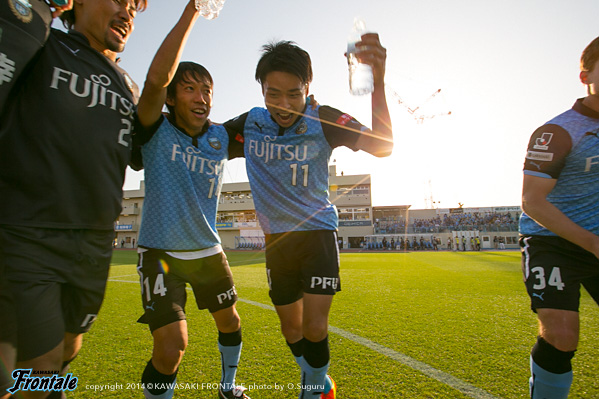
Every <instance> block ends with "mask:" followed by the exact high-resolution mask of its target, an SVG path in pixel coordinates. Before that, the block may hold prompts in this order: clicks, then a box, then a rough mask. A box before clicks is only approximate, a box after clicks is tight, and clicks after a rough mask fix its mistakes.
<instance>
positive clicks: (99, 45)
mask: <svg viewBox="0 0 599 399" xmlns="http://www.w3.org/2000/svg"><path fill="white" fill-rule="evenodd" d="M80 8H81V10H82V12H81V14H78V16H77V18H78V19H77V20H76V21H75V25H74V29H75V30H77V31H79V32H81V33H83V34H84V35H85V36H86V37H87V38H88V40H89V42H90V45H91V46H92V47H93V48H94V49H96V50H98V51H100V52H102V53H104V52H106V51H107V50H108V51H111V52H114V53H120V52H122V51H123V50H124V49H125V44H126V43H127V40H128V39H129V36H130V35H131V32H133V19H134V18H135V15H136V14H137V10H136V6H135V1H134V0H85V1H82V2H81V5H80ZM79 18H80V19H79Z"/></svg>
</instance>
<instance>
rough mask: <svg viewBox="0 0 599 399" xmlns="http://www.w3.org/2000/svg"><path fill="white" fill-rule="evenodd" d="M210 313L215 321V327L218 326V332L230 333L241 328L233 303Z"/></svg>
mask: <svg viewBox="0 0 599 399" xmlns="http://www.w3.org/2000/svg"><path fill="white" fill-rule="evenodd" d="M211 314H212V317H213V318H214V322H215V323H216V328H218V331H220V332H223V333H232V332H235V331H237V330H239V328H241V320H240V318H239V313H237V309H236V307H235V305H232V306H229V307H228V308H225V309H220V310H217V311H216V312H212V313H211Z"/></svg>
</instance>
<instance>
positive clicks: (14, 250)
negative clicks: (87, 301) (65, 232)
mask: <svg viewBox="0 0 599 399" xmlns="http://www.w3.org/2000/svg"><path fill="white" fill-rule="evenodd" d="M60 233H61V232H57V231H53V230H47V229H36V228H27V227H16V226H3V227H0V245H1V246H2V250H1V252H2V262H3V263H4V266H5V270H4V272H5V279H6V284H7V286H8V288H9V289H10V295H11V296H12V301H13V304H14V312H15V315H16V324H17V332H18V342H17V356H18V361H25V360H29V359H34V358H37V357H39V356H41V355H43V354H44V353H46V352H49V351H51V350H52V349H53V348H54V347H56V346H57V345H58V344H59V343H60V342H61V341H62V340H63V338H64V333H65V328H64V320H63V314H62V307H61V291H62V288H61V287H62V285H63V284H64V283H65V282H66V281H65V280H64V278H63V276H61V273H60V268H61V267H63V266H64V264H65V263H66V262H68V259H65V257H64V255H63V254H62V251H61V250H60V248H57V245H58V243H59V242H61V241H62V240H61V239H59V238H57V235H59V234H60Z"/></svg>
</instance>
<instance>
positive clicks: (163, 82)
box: [137, 0, 200, 127]
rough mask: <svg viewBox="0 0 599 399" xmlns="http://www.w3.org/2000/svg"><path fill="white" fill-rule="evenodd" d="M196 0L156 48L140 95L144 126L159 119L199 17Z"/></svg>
mask: <svg viewBox="0 0 599 399" xmlns="http://www.w3.org/2000/svg"><path fill="white" fill-rule="evenodd" d="M199 15H200V14H199V12H198V10H196V8H195V1H194V0H190V1H189V3H187V6H186V7H185V10H184V11H183V14H182V15H181V18H180V19H179V22H177V24H176V25H175V26H174V28H173V29H172V30H171V31H170V33H169V34H168V36H167V37H166V38H165V39H164V41H163V42H162V45H161V46H160V48H159V49H158V51H157V52H156V55H155V56H154V59H153V60H152V64H151V65H150V69H149V70H148V75H147V76H146V81H145V84H144V89H143V92H142V94H141V97H140V99H139V104H138V107H137V115H138V118H139V121H140V123H141V124H142V126H144V127H149V126H152V125H153V124H154V123H156V122H157V121H158V119H159V118H160V116H161V113H162V107H163V106H164V102H165V100H166V89H167V86H168V85H169V83H170V82H171V80H172V79H173V76H174V75H175V72H176V71H177V67H178V66H179V61H180V60H181V55H182V53H183V49H184V48H185V43H186V41H187V38H188V37H189V34H190V33H191V30H192V28H193V26H194V24H195V22H196V20H197V19H198V17H199Z"/></svg>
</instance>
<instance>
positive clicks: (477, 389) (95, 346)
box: [69, 251, 599, 399]
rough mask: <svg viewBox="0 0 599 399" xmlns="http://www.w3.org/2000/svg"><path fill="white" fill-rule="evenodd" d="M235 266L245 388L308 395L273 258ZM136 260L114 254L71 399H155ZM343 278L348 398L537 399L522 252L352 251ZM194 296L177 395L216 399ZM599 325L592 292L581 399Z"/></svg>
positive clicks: (209, 329) (342, 384)
mask: <svg viewBox="0 0 599 399" xmlns="http://www.w3.org/2000/svg"><path fill="white" fill-rule="evenodd" d="M228 257H229V262H230V264H231V266H233V269H232V270H233V274H234V278H235V283H236V286H237V291H238V294H239V297H240V302H239V303H238V305H237V306H238V310H239V313H240V315H241V318H242V325H243V344H244V347H243V352H242V359H241V364H240V367H239V372H238V377H237V381H238V383H241V384H243V385H245V386H249V387H250V388H253V389H251V390H250V391H249V392H248V394H249V395H250V396H251V397H252V399H260V398H269V399H270V398H273V399H275V398H296V397H297V395H298V393H299V391H298V390H297V389H295V384H297V383H298V382H299V369H298V367H297V366H296V364H295V362H294V360H293V358H292V356H291V353H290V351H289V349H288V348H287V346H286V345H285V342H284V340H283V338H282V336H281V334H280V331H279V325H278V319H277V316H276V314H275V313H274V311H273V310H272V309H271V308H270V305H271V303H270V299H269V297H268V292H267V284H266V275H265V271H264V254H263V253H250V252H230V253H228ZM136 258H137V255H136V254H135V253H134V252H132V251H116V252H115V254H114V257H113V267H112V269H111V277H110V280H111V281H110V282H109V283H108V289H107V291H106V299H105V302H104V306H103V308H102V311H101V312H100V315H99V317H98V320H97V321H96V322H95V324H94V327H93V328H92V330H91V332H90V333H88V334H86V336H85V340H84V345H83V349H82V350H81V352H80V355H79V357H78V358H77V360H76V361H75V362H74V363H73V365H72V367H71V372H72V373H73V375H74V376H76V377H78V378H79V384H78V387H77V390H76V391H74V392H73V393H71V394H70V395H69V397H72V398H100V397H101V398H143V394H142V392H141V389H140V388H139V381H140V376H141V373H142V371H143V368H144V367H145V363H146V362H147V360H148V359H149V358H150V357H151V350H152V340H151V336H150V333H149V331H148V329H147V326H145V325H141V324H138V323H136V320H137V318H138V317H139V316H140V315H141V313H142V307H141V300H140V289H139V284H138V282H137V274H136V270H135V262H136ZM341 281H342V283H341V284H342V288H343V290H342V291H341V293H339V294H338V295H337V296H336V297H335V301H334V303H333V309H332V312H331V319H330V324H331V326H332V327H334V331H335V332H331V334H330V345H331V368H330V374H331V375H332V376H333V377H334V378H335V380H336V381H337V384H338V397H339V398H341V399H344V398H347V399H350V398H351V399H354V398H355V399H363V398H469V397H474V398H524V397H526V395H527V386H528V376H529V371H528V361H529V360H528V359H529V352H530V348H531V347H532V345H533V344H534V342H535V339H536V332H537V326H536V318H535V316H534V314H533V313H532V312H531V311H530V309H529V301H528V296H527V295H526V292H525V289H524V285H523V283H522V277H521V272H520V254H519V253H518V252H508V251H504V252H482V253H474V252H471V253H468V252H467V253H448V252H438V253H433V252H419V253H343V254H342V255H341ZM189 294H190V297H189V298H188V307H187V316H188V327H189V333H190V337H189V346H188V348H187V352H186V354H185V357H184V359H183V363H182V365H181V367H180V370H179V377H178V380H177V383H178V384H179V387H180V389H177V391H176V394H175V397H177V398H216V397H217V391H216V389H215V385H213V384H216V383H218V381H219V379H220V358H219V353H218V348H217V344H216V342H217V332H216V328H215V326H214V322H213V321H212V318H211V317H210V315H209V313H208V312H207V311H202V312H200V311H198V310H197V309H196V308H195V302H194V301H193V298H192V297H191V295H193V294H192V293H191V292H189ZM259 304H263V305H266V306H259ZM598 316H599V309H598V308H597V305H596V304H595V303H594V302H593V301H592V299H591V298H590V297H589V296H588V294H587V293H586V292H584V293H583V295H582V304H581V340H580V345H579V349H578V352H577V354H576V356H575V357H574V360H573V364H574V384H573V387H572V391H571V395H570V397H571V398H585V399H587V398H597V397H599V379H598V378H597V376H599V362H597V359H598V358H599V347H598V346H597V342H599V317H598ZM406 359H407V361H406ZM415 365H416V366H415ZM423 367H424V368H423ZM422 370H425V372H423V371H422ZM427 370H428V371H429V372H426V371H427ZM456 386H457V387H460V386H462V387H465V388H463V389H462V391H460V390H458V389H456V388H455V387H456ZM100 387H102V389H103V390H102V391H99V390H98V388H100ZM464 391H468V392H471V393H470V394H466V393H463V392H464Z"/></svg>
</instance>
